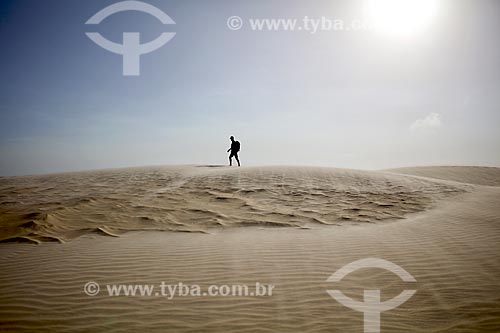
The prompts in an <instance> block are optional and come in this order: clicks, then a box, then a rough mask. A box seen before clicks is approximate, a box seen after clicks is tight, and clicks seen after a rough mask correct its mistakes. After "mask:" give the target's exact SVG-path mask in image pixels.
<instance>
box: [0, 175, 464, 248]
mask: <svg viewBox="0 0 500 333" xmlns="http://www.w3.org/2000/svg"><path fill="white" fill-rule="evenodd" d="M465 191H467V187H466V186H461V185H449V184H445V183H439V182H435V181H429V180H422V179H413V178H410V177H405V176H400V175H391V174H385V173H377V172H364V171H353V170H340V169H328V168H279V167H274V168H273V167H269V168H244V169H229V168H213V167H212V168H210V167H184V168H179V167H165V168H131V169H120V170H106V171H94V172H80V173H66V174H58V175H46V176H30V177H12V178H3V179H0V200H1V201H0V216H1V217H0V219H1V220H0V222H1V229H0V241H2V242H10V241H16V242H17V241H26V242H36V243H38V242H46V241H59V242H66V241H68V240H71V239H74V238H75V237H79V236H81V235H83V234H86V233H94V232H98V233H103V234H107V235H112V236H113V235H119V234H121V233H123V232H126V231H131V230H162V231H184V232H209V231H210V229H212V228H226V227H239V226H269V227H287V226H293V227H301V228H307V227H310V226H314V225H317V224H323V225H339V224H346V223H348V224H359V223H374V222H378V221H385V220H394V219H402V218H404V217H405V216H407V215H408V214H412V213H417V212H421V211H424V210H426V209H428V208H429V207H431V206H432V205H433V204H434V203H435V202H436V201H437V200H440V199H442V198H446V197H449V196H454V195H458V194H460V193H463V192H465Z"/></svg>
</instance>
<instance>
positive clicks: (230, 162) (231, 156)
mask: <svg viewBox="0 0 500 333" xmlns="http://www.w3.org/2000/svg"><path fill="white" fill-rule="evenodd" d="M232 165H233V154H232V153H231V154H230V155H229V166H232Z"/></svg>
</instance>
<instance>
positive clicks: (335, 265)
mask: <svg viewBox="0 0 500 333" xmlns="http://www.w3.org/2000/svg"><path fill="white" fill-rule="evenodd" d="M464 171H466V172H467V174H468V175H469V178H467V179H466V181H465V182H466V183H468V184H465V183H463V182H462V183H461V182H456V181H455V180H456V179H453V180H454V181H450V179H448V178H447V180H439V179H432V178H424V177H422V175H419V177H414V176H409V175H399V174H394V173H392V172H364V171H353V170H339V169H327V168H241V169H236V168H234V169H228V168H208V167H200V168H198V167H179V168H174V167H169V168H137V169H123V170H108V171H97V172H87V173H71V174H60V175H48V176H33V177H11V178H2V179H1V180H0V188H1V190H0V193H1V205H0V207H1V215H0V216H1V219H2V220H1V223H2V224H1V225H2V235H3V236H2V237H3V238H4V239H6V240H10V241H16V242H17V241H19V240H32V241H34V242H41V244H39V245H32V244H19V243H7V244H0V331H2V332H3V331H6V332H11V331H12V332H18V331H26V332H28V331H29V332H137V331H143V332H200V331H202V332H297V331H300V332H362V331H363V317H362V313H360V312H356V311H353V310H351V309H349V308H346V307H344V306H342V305H340V304H339V303H337V302H336V301H335V300H333V299H332V298H331V297H330V296H329V295H328V294H327V293H326V290H328V289H337V288H338V289H340V290H342V291H343V292H344V293H345V294H347V295H348V296H350V297H352V298H355V299H358V300H362V298H363V296H362V294H363V290H365V289H381V293H382V298H383V299H384V300H385V299H389V298H392V297H394V296H395V295H397V294H399V293H400V292H401V291H402V290H404V289H410V288H414V289H416V290H417V293H416V294H415V295H414V296H413V297H412V298H411V299H410V300H409V301H408V302H406V303H404V304H403V305H401V306H400V307H398V308H396V309H394V310H391V311H388V312H385V313H383V314H382V319H381V323H382V326H381V328H382V332H499V331H500V310H499V309H500V279H499V277H500V256H499V255H498V253H500V206H499V205H498V202H500V188H496V187H491V186H482V185H472V183H474V182H472V181H471V179H472V180H474V179H486V178H487V177H489V176H487V175H485V174H482V172H483V169H474V171H472V170H464ZM425 172H428V170H425ZM459 172H462V171H460V170H459ZM474 172H476V173H477V174H476V175H474V174H473V173H474ZM490 172H491V170H487V173H488V174H489V173H490ZM433 175H434V176H436V174H433ZM431 176H432V175H431V174H429V173H427V177H431ZM471 177H472V178H471ZM434 178H437V177H434ZM476 183H477V182H476ZM120 222H121V223H120ZM241 226H246V227H245V228H242V227H241ZM270 226H271V227H270ZM275 226H284V227H283V228H276V227H275ZM306 229H307V230H306ZM138 230H143V231H138ZM153 230H172V231H189V232H155V231H153ZM125 231H128V232H126V233H125ZM191 231H202V232H203V233H198V232H191ZM110 235H115V236H119V237H109V236H110ZM16 237H17V238H16ZM42 237H48V238H50V237H54V238H55V239H61V240H63V241H66V243H65V244H59V243H54V242H46V241H47V240H51V239H44V238H42ZM368 257H376V258H383V259H386V260H390V261H392V262H394V263H396V264H398V265H400V266H401V267H403V268H404V269H406V270H407V271H408V272H409V273H410V274H412V275H413V276H414V277H415V279H416V280H417V282H415V283H405V282H401V281H400V280H399V278H398V277H396V276H395V275H393V274H392V273H389V272H386V271H383V270H380V269H363V270H360V271H358V272H355V273H352V274H350V275H349V276H348V277H346V278H345V279H344V280H343V281H341V282H340V283H331V282H326V280H327V278H328V277H329V276H330V275H331V274H332V273H334V272H335V271H336V270H337V269H339V268H340V267H342V266H343V265H345V264H347V263H349V262H351V261H354V260H358V259H362V258H368ZM88 281H96V282H98V283H99V284H100V285H101V292H100V293H99V295H97V296H93V297H92V296H87V295H86V294H85V293H84V292H83V286H84V284H85V283H87V282H88ZM162 281H165V282H167V283H173V284H174V283H177V282H179V281H182V282H183V283H186V284H190V283H191V284H200V285H202V286H208V285H211V284H219V285H220V284H235V283H239V284H242V283H245V284H249V285H251V284H253V283H255V282H261V283H269V284H274V285H275V289H274V293H273V295H272V296H269V297H222V296H216V297H195V296H188V297H179V298H175V299H172V300H169V299H166V298H164V297H155V296H154V295H153V296H149V297H147V296H145V297H138V296H136V297H130V296H129V297H127V296H115V297H112V296H108V295H106V292H105V290H104V289H105V287H104V286H105V285H106V284H152V285H158V284H159V283H161V282H162Z"/></svg>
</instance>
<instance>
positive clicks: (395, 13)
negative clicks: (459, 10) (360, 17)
mask: <svg viewBox="0 0 500 333" xmlns="http://www.w3.org/2000/svg"><path fill="white" fill-rule="evenodd" d="M437 9H438V0H366V15H367V19H368V21H369V24H370V25H371V26H372V27H373V29H374V30H375V31H376V32H382V33H384V34H386V35H391V36H403V37H404V36H411V35H415V34H417V33H418V32H421V31H422V30H424V29H425V28H426V27H428V26H429V25H430V23H432V21H433V19H434V17H435V15H436V12H437Z"/></svg>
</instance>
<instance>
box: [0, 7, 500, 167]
mask: <svg viewBox="0 0 500 333" xmlns="http://www.w3.org/2000/svg"><path fill="white" fill-rule="evenodd" d="M384 1H385V0H384ZM429 1H434V2H435V4H434V7H433V12H432V17H426V18H425V22H424V21H423V20H424V19H423V18H421V21H422V22H420V21H419V22H420V23H421V26H419V27H418V29H415V31H411V32H409V33H406V34H400V33H394V32H401V31H402V30H403V28H404V26H403V25H404V24H407V22H409V19H410V18H411V19H413V18H414V17H411V16H410V17H404V16H402V15H403V14H404V15H408V13H401V15H400V14H399V12H398V11H396V12H394V10H393V9H394V8H392V7H387V5H382V4H381V5H380V6H381V7H377V8H378V9H377V15H378V16H377V18H378V19H379V20H380V19H381V18H382V21H384V22H385V23H387V22H389V21H390V19H392V20H393V21H394V22H396V23H394V25H393V26H391V27H390V28H391V29H392V30H393V31H392V32H391V31H387V29H385V30H384V29H381V28H380V27H377V28H373V27H370V28H369V29H361V30H356V31H353V30H350V31H346V30H342V31H332V30H329V31H327V30H326V29H325V30H323V31H319V30H318V31H316V32H315V33H313V32H312V31H309V30H306V29H302V30H293V31H290V30H288V31H285V30H284V29H281V30H278V31H267V30H265V29H264V30H262V31H256V30H253V29H252V25H251V22H250V20H255V19H297V20H299V22H302V21H301V20H302V19H303V18H304V17H305V16H307V17H308V18H311V19H318V20H319V19H320V18H322V17H325V18H328V19H331V20H342V22H352V20H358V19H360V20H362V21H363V22H365V20H373V19H374V18H373V15H372V14H373V13H372V12H370V11H369V9H367V8H369V6H368V2H370V0H343V1H332V0H329V1H322V0H314V1H303V0H302V1H298V0H276V1H266V0H255V1H244V0H213V1H206V0H205V1H203V0H199V1H194V0H182V1H169V0H147V1H145V2H146V3H148V4H151V5H153V6H155V7H157V8H158V9H160V10H161V11H163V12H164V13H166V14H168V16H169V17H171V18H172V19H173V20H174V21H175V25H174V24H170V25H163V24H162V23H161V22H160V21H159V20H158V19H157V18H155V17H153V16H151V15H150V14H148V13H144V12H139V11H125V12H120V13H115V14H113V15H111V16H109V17H107V18H106V19H105V20H103V21H102V22H101V24H99V25H95V26H90V25H86V24H85V22H86V21H87V20H88V19H89V18H91V17H92V16H93V15H94V14H95V13H97V12H98V11H100V10H101V9H103V8H105V7H106V6H109V5H112V4H115V3H117V2H119V1H114V0H113V1H110V0H85V1H84V0H44V1H38V0H30V1H27V0H1V1H0V41H1V44H0V45H1V47H0V176H10V175H26V174H39V173H54V172H63V171H77V170H88V169H102V168H115V167H128V166H147V165H177V164H201V165H206V164H226V163H227V155H228V154H227V153H226V150H227V149H228V148H229V146H230V141H229V136H231V135H234V136H235V137H236V139H237V140H239V141H240V142H241V146H242V151H241V153H240V159H241V161H242V164H243V165H249V166H250V165H313V166H315V165H317V166H331V167H340V168H357V169H385V168H393V167H403V166H420V165H489V166H500V131H499V128H500V93H499V92H500V38H498V32H499V31H500V2H499V1H496V0H447V1H446V0H429ZM386 2H387V1H386ZM377 6H378V5H377ZM384 6H386V7H384ZM379 9H380V10H379ZM372 11H373V9H372ZM413 12H416V11H413ZM389 14H391V15H393V16H392V18H391V16H390V15H389ZM381 15H382V16H381ZM394 15H395V16H396V18H397V19H396V20H394ZM410 15H414V14H410ZM231 16H239V17H241V19H242V22H243V26H242V27H241V29H239V30H231V29H229V27H228V25H227V22H228V18H229V17H231ZM417 19H418V18H417ZM336 22H338V21H336ZM390 22H392V21H390ZM419 22H417V23H419ZM424 23H425V24H424ZM86 32H99V33H101V35H102V36H103V37H105V38H106V39H109V40H111V41H114V42H116V43H122V38H123V37H122V34H123V33H124V32H139V33H140V40H141V42H142V43H146V42H149V41H152V40H154V39H155V38H157V37H158V36H160V34H161V33H163V32H175V36H174V38H172V40H170V41H169V42H168V43H167V44H165V45H164V46H163V47H161V48H159V49H158V50H156V51H154V52H151V53H148V54H144V55H142V56H141V57H140V75H139V76H124V75H123V73H122V65H123V57H122V55H120V54H114V53H111V52H109V51H107V50H105V49H103V48H101V47H100V46H98V45H97V44H95V43H94V42H93V41H91V40H90V39H89V38H88V37H87V35H86Z"/></svg>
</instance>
